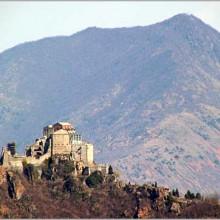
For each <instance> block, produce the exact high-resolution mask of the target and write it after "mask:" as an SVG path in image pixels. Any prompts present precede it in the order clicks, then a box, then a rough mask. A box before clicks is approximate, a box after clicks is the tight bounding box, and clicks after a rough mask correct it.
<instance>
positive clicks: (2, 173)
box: [0, 166, 6, 185]
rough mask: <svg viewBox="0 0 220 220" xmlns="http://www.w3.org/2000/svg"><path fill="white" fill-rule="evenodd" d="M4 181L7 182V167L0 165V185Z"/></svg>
mask: <svg viewBox="0 0 220 220" xmlns="http://www.w3.org/2000/svg"><path fill="white" fill-rule="evenodd" d="M4 182H6V178H5V169H4V168H3V167H2V166H0V185H2V184H3V183H4Z"/></svg>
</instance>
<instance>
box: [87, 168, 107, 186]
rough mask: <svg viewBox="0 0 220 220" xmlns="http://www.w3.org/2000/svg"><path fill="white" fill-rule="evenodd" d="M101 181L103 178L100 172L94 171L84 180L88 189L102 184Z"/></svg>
mask: <svg viewBox="0 0 220 220" xmlns="http://www.w3.org/2000/svg"><path fill="white" fill-rule="evenodd" d="M103 181H104V177H103V175H102V173H101V172H100V171H95V172H93V173H92V174H91V175H90V176H88V177H87V178H86V184H87V186H88V187H90V188H95V187H97V186H98V185H100V184H102V183H103Z"/></svg>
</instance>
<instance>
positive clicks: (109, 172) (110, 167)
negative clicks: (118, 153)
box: [108, 165, 114, 175]
mask: <svg viewBox="0 0 220 220" xmlns="http://www.w3.org/2000/svg"><path fill="white" fill-rule="evenodd" d="M108 174H110V175H112V174H114V172H113V168H112V166H111V165H110V166H109V168H108Z"/></svg>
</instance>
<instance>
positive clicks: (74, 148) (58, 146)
mask: <svg viewBox="0 0 220 220" xmlns="http://www.w3.org/2000/svg"><path fill="white" fill-rule="evenodd" d="M14 148H15V147H14V146H13V145H12V146H11V145H8V146H6V147H3V149H2V154H1V158H0V163H1V165H2V166H3V167H6V168H13V169H22V168H23V162H24V160H25V161H26V162H27V163H31V164H33V165H35V166H38V165H41V164H42V163H43V162H44V161H45V160H46V159H48V158H49V157H53V158H59V159H64V160H72V161H74V162H76V163H80V164H81V165H82V166H83V167H89V168H90V169H91V170H97V169H98V170H101V171H103V170H104V172H105V171H106V170H107V166H105V165H97V164H95V163H94V159H93V145H92V144H91V143H89V142H87V141H84V140H82V137H81V135H79V134H78V133H77V132H76V129H75V128H74V127H73V126H72V125H71V124H70V123H68V122H58V123H56V124H54V125H48V126H46V127H44V128H43V136H42V137H40V138H38V139H36V140H35V143H33V144H31V145H28V146H27V147H26V155H25V156H20V155H17V154H16V152H15V149H14Z"/></svg>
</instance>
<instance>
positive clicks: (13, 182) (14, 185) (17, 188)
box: [6, 171, 25, 200]
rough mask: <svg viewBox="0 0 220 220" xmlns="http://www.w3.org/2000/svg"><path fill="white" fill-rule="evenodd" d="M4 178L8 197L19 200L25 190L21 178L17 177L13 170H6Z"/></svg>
mask: <svg viewBox="0 0 220 220" xmlns="http://www.w3.org/2000/svg"><path fill="white" fill-rule="evenodd" d="M6 179H7V185H8V195H9V197H10V198H11V199H16V200H19V199H20V198H21V197H22V195H23V193H24V191H25V188H24V186H23V184H22V183H21V180H20V179H19V178H17V177H16V175H14V173H13V172H9V171H7V172H6Z"/></svg>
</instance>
